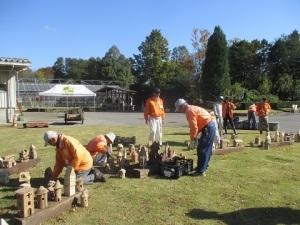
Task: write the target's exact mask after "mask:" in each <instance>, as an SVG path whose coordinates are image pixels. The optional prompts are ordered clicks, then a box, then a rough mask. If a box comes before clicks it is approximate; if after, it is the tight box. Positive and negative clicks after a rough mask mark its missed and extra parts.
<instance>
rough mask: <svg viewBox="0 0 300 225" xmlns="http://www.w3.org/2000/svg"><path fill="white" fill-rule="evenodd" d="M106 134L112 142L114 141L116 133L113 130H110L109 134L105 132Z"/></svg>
mask: <svg viewBox="0 0 300 225" xmlns="http://www.w3.org/2000/svg"><path fill="white" fill-rule="evenodd" d="M105 136H106V137H107V138H108V139H109V140H110V141H111V142H112V143H114V140H115V138H116V135H115V134H114V133H113V132H109V133H107V134H105Z"/></svg>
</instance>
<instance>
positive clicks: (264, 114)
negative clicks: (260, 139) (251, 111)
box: [256, 98, 271, 134]
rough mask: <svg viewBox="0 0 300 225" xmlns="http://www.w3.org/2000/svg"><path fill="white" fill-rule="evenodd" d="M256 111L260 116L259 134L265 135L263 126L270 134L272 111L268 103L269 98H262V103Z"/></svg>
mask: <svg viewBox="0 0 300 225" xmlns="http://www.w3.org/2000/svg"><path fill="white" fill-rule="evenodd" d="M256 111H257V114H258V122H259V132H260V134H262V133H263V126H265V128H266V132H267V133H269V132H270V130H269V118H268V116H269V112H270V111H271V106H270V104H269V103H268V102H267V98H262V100H261V102H260V103H259V104H258V105H257V107H256Z"/></svg>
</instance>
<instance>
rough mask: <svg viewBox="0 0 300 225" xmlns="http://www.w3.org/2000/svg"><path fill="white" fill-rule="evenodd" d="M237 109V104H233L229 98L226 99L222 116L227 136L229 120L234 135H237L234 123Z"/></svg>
mask: <svg viewBox="0 0 300 225" xmlns="http://www.w3.org/2000/svg"><path fill="white" fill-rule="evenodd" d="M235 109H236V106H235V104H233V103H232V102H230V101H229V98H228V97H226V98H225V101H224V102H223V104H222V116H223V121H224V123H223V125H224V130H225V134H227V124H228V120H229V123H230V125H231V127H232V129H233V132H234V134H237V133H236V130H235V126H234V123H233V121H232V118H233V110H235Z"/></svg>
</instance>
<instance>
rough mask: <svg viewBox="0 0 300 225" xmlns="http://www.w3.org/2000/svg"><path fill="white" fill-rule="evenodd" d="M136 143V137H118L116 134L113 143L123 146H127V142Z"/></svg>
mask: <svg viewBox="0 0 300 225" xmlns="http://www.w3.org/2000/svg"><path fill="white" fill-rule="evenodd" d="M135 143H136V137H135V136H132V137H120V136H116V138H115V141H114V145H118V144H122V145H124V146H129V144H135Z"/></svg>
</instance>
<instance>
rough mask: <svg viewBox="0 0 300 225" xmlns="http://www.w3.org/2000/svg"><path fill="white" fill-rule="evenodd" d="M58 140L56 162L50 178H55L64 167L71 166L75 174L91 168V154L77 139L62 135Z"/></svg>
mask: <svg viewBox="0 0 300 225" xmlns="http://www.w3.org/2000/svg"><path fill="white" fill-rule="evenodd" d="M60 138H61V139H60V142H59V144H60V145H59V146H58V147H57V148H56V162H55V165H54V168H53V173H52V178H57V177H58V176H59V174H60V173H61V171H62V169H63V168H64V166H72V167H73V168H74V170H75V172H77V171H84V170H88V169H91V168H92V166H93V159H92V157H91V154H90V153H89V152H88V151H87V150H86V149H85V148H84V147H83V145H82V144H81V143H80V142H79V141H78V140H77V139H75V138H73V137H70V136H66V135H63V134H62V135H61V136H60Z"/></svg>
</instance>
